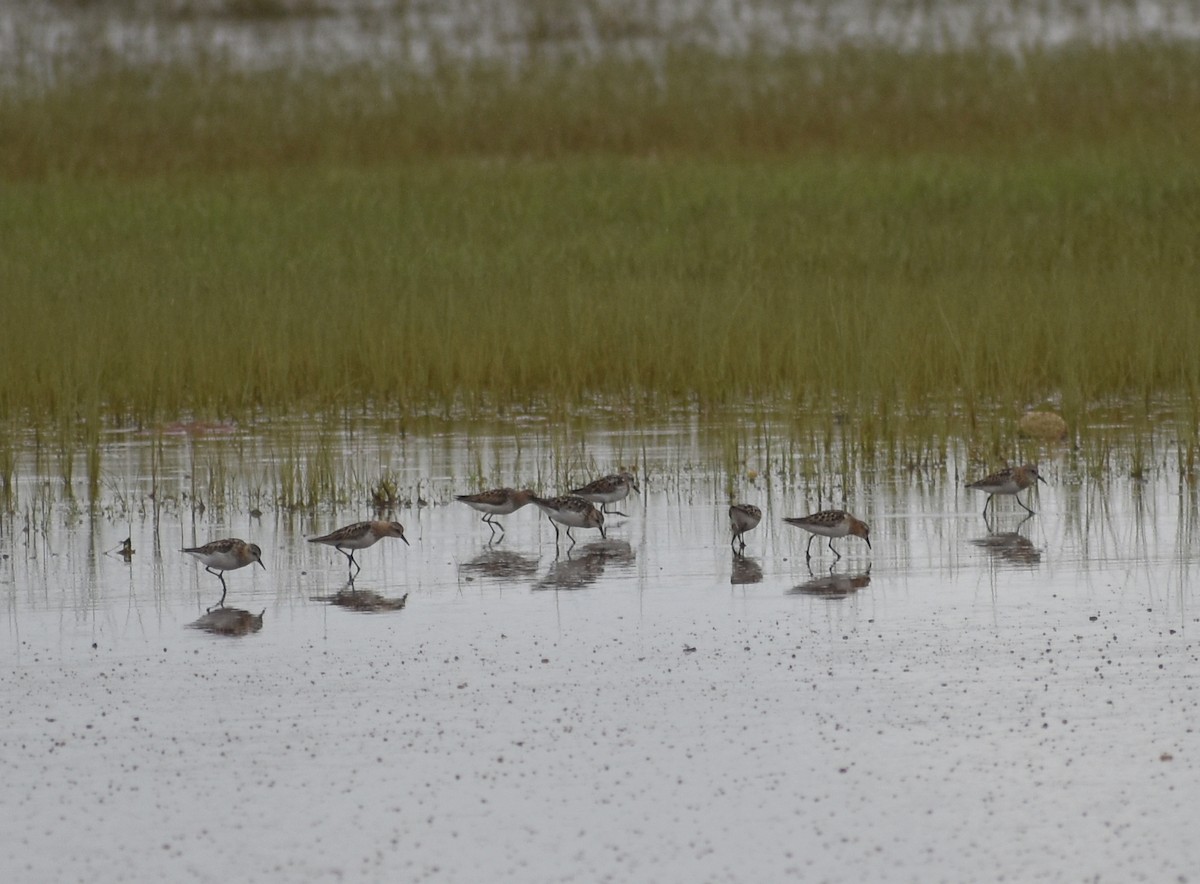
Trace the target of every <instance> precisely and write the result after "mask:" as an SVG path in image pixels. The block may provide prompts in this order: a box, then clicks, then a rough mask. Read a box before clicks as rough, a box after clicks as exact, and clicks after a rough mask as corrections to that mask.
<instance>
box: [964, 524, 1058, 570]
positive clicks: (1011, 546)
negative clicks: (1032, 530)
mask: <svg viewBox="0 0 1200 884" xmlns="http://www.w3.org/2000/svg"><path fill="white" fill-rule="evenodd" d="M1031 518H1033V516H1026V517H1025V518H1024V519H1022V520H1021V521H1020V522H1019V523H1018V524H1017V528H1018V529H1020V528H1021V526H1022V525H1024V524H1025V523H1026V522H1028V521H1029V520H1030V519H1031ZM971 545H972V546H977V547H979V548H980V549H982V550H983V551H984V552H986V553H987V554H988V555H990V556H992V557H993V558H994V559H995V560H996V561H997V562H1002V563H1005V564H1009V565H1036V564H1039V563H1040V562H1041V561H1042V551H1041V550H1040V549H1038V548H1037V547H1036V546H1034V545H1033V541H1032V540H1030V539H1029V538H1028V537H1026V536H1025V535H1023V534H1021V533H1020V531H1019V530H1014V531H993V530H992V529H991V524H990V523H988V533H987V534H985V535H983V537H976V538H973V539H972V540H971Z"/></svg>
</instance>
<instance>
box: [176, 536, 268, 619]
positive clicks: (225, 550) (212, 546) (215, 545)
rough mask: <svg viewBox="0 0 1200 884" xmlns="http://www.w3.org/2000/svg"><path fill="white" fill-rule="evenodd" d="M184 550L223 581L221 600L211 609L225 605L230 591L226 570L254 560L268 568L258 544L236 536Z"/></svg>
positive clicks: (242, 565)
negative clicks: (226, 582) (226, 596)
mask: <svg viewBox="0 0 1200 884" xmlns="http://www.w3.org/2000/svg"><path fill="white" fill-rule="evenodd" d="M183 552H185V553H188V554H189V555H193V556H195V557H196V558H198V559H199V560H200V561H201V562H203V563H204V570H205V571H207V572H208V573H209V574H212V575H214V576H215V577H216V578H217V579H218V580H220V581H221V600H220V601H219V602H217V603H216V604H215V605H213V606H212V608H209V609H208V610H210V611H211V610H212V609H213V608H223V607H225V593H226V592H227V591H228V588H227V587H226V586H225V577H224V574H225V572H226V571H236V570H237V569H238V568H244V567H246V566H247V565H250V564H253V563H254V562H258V564H259V565H261V566H262V569H263V570H264V571H265V570H267V566H266V565H263V563H262V550H261V549H259V548H258V546H257V545H256V544H253V543H246V541H244V540H239V539H238V538H236V537H227V538H225V539H224V540H214V541H213V542H212V543H206V544H204V546H194V547H192V548H191V549H185V550H183ZM214 569H215V570H214Z"/></svg>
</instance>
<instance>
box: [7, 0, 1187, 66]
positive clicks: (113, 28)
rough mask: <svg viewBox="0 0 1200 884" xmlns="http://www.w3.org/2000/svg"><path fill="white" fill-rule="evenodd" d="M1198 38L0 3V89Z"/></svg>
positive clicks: (1165, 13) (1043, 16) (1067, 26)
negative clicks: (215, 71)
mask: <svg viewBox="0 0 1200 884" xmlns="http://www.w3.org/2000/svg"><path fill="white" fill-rule="evenodd" d="M1198 38H1200V10H1198V9H1197V7H1196V4H1195V3H1193V2H1191V0H1137V2H1128V0H1087V2H1055V0H1051V2H1045V0H992V2H988V3H976V2H972V0H934V2H908V3H895V2H892V0H854V2H845V0H809V2H794V0H715V2H709V0H687V2H676V0H672V2H653V0H640V2H637V3H630V2H628V0H594V2H563V3H560V2H544V3H514V2H512V0H484V2H480V0H439V2H436V3H423V2H404V0H397V2H388V0H298V2H292V0H249V2H241V0H185V2H176V3H171V4H162V3H158V2H141V0H126V2H106V3H95V4H92V3H65V4H50V3H44V2H40V0H10V2H7V3H5V4H4V5H3V6H2V7H0V82H3V80H4V79H6V78H7V79H9V80H11V81H12V82H14V83H28V82H30V81H33V82H43V83H49V82H54V81H56V80H58V79H59V78H62V77H69V76H72V75H78V74H85V75H86V74H87V73H88V72H90V71H92V70H93V69H94V68H97V67H99V68H100V69H101V70H103V69H106V67H111V65H112V63H113V62H114V61H119V62H123V63H126V64H131V65H134V66H141V65H151V66H152V65H159V64H163V63H172V64H184V65H199V64H210V63H216V64H219V65H221V66H231V67H234V68H236V69H240V70H272V69H289V68H293V67H297V66H299V67H307V68H318V69H327V70H332V69H338V68H344V67H360V66H369V67H378V68H384V69H386V68H390V67H396V66H403V67H408V68H412V69H415V70H421V71H431V70H433V69H435V68H436V67H437V66H438V65H440V64H444V63H445V62H447V61H452V62H467V61H489V62H500V63H512V64H520V63H522V62H524V61H527V60H529V59H530V58H533V57H537V58H546V57H561V58H570V59H589V58H595V57H598V56H602V55H606V54H615V55H617V56H619V57H627V58H637V59H643V60H646V61H648V62H650V63H655V62H657V61H659V60H661V59H662V58H663V57H664V56H665V54H666V53H667V52H668V51H669V50H670V49H672V48H676V47H703V48H705V49H708V50H711V51H714V52H716V53H719V54H723V55H736V54H740V53H745V52H749V51H766V52H786V51H809V50H813V49H825V48H831V47H838V46H846V45H853V46H889V47H898V48H900V49H904V50H935V51H945V50H961V49H966V48H973V47H976V46H979V45H989V46H993V47H996V48H999V49H1001V50H1004V51H1010V52H1021V51H1024V50H1026V49H1031V48H1034V47H1053V46H1062V45H1065V44H1068V43H1072V42H1081V43H1086V44H1094V45H1107V44H1111V43H1115V42H1120V41H1125V40H1196V39H1198Z"/></svg>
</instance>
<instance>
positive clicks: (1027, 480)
mask: <svg viewBox="0 0 1200 884" xmlns="http://www.w3.org/2000/svg"><path fill="white" fill-rule="evenodd" d="M1034 482H1041V483H1042V484H1043V485H1045V484H1046V480H1045V479H1043V478H1042V477H1041V476H1039V475H1038V468H1037V465H1036V464H1031V463H1027V464H1024V465H1022V466H1019V467H1009V468H1008V469H1005V470H1000V472H998V473H992V474H991V475H990V476H984V477H983V478H982V479H979V480H978V481H976V482H970V483H968V484H967V487H968V488H970V489H972V490H973V491H983V492H985V493H986V494H987V496H988V499H987V503H985V504H984V505H983V517H984V518H985V519H986V518H987V511H988V506H990V505H991V502H992V498H993V497H994V496H995V495H997V494H1011V495H1013V497H1014V498H1015V499H1016V501H1017V503H1019V504H1021V506H1022V508H1024V510H1025V511H1026V512H1027V513H1029V514H1030V515H1031V516H1032V515H1034V512H1033V510H1031V509H1030V508H1029V507H1028V506H1026V505H1025V504H1024V503H1021V498H1019V497H1017V494H1018V493H1020V492H1022V491H1024V490H1025V489H1026V488H1029V487H1031V486H1032V485H1033V484H1034Z"/></svg>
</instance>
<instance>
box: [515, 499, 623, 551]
mask: <svg viewBox="0 0 1200 884" xmlns="http://www.w3.org/2000/svg"><path fill="white" fill-rule="evenodd" d="M533 502H534V503H535V504H537V506H538V509H540V510H541V511H542V512H544V513H545V514H546V517H547V518H549V519H550V524H551V525H553V526H554V544H555V546H557V545H558V526H559V525H563V526H564V527H565V528H566V529H567V537H568V538H569V539H570V541H571V546H574V545H575V538H574V537H572V536H571V529H572V528H599V529H600V536H601V537H607V535H606V534H605V533H604V513H602V512H600V510H598V509H596V507H594V506H593V505H592V504H591V503H589V502H588V501H586V500H584V499H583V498H582V497H571V496H569V495H565V496H563V497H550V498H545V497H534V498H533ZM556 522H557V523H558V524H555V523H556Z"/></svg>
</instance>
